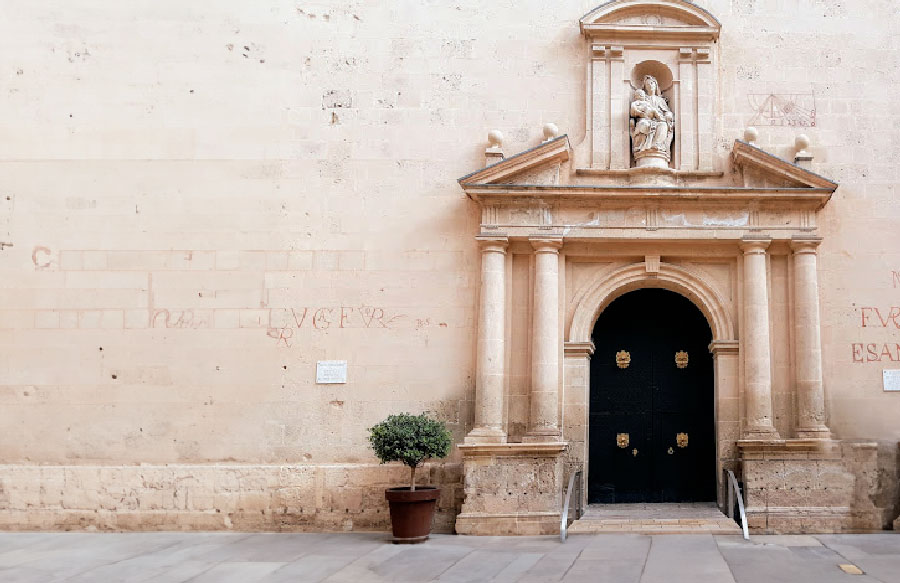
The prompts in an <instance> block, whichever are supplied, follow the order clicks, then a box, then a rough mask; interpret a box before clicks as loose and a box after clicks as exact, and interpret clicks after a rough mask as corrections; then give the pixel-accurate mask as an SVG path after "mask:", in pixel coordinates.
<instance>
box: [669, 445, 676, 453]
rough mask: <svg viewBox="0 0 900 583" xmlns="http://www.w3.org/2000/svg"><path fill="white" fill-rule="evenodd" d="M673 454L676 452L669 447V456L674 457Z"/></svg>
mask: <svg viewBox="0 0 900 583" xmlns="http://www.w3.org/2000/svg"><path fill="white" fill-rule="evenodd" d="M673 453H675V450H674V449H672V446H669V455H672V454H673Z"/></svg>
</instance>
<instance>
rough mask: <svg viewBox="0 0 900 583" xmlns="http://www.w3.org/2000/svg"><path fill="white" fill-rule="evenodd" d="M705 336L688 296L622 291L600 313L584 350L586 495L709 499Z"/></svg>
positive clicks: (711, 446)
mask: <svg viewBox="0 0 900 583" xmlns="http://www.w3.org/2000/svg"><path fill="white" fill-rule="evenodd" d="M711 336H712V335H711V332H710V328H709V325H708V324H707V322H706V319H705V318H704V316H703V314H702V313H701V312H700V310H699V309H697V307H696V306H695V305H694V304H693V303H691V302H690V301H689V300H688V299H687V298H685V297H683V296H681V295H679V294H676V293H674V292H670V291H667V290H662V289H640V290H636V291H633V292H629V293H626V294H624V295H622V296H620V297H619V298H617V299H616V300H614V301H613V302H612V303H611V304H610V305H609V306H608V307H607V308H606V309H605V310H604V311H603V312H602V313H601V314H600V317H599V319H598V320H597V323H596V325H595V327H594V334H593V338H594V343H595V346H596V350H595V352H594V355H593V357H592V358H591V394H590V436H589V438H590V442H589V448H590V449H589V451H590V463H589V475H588V499H589V501H590V502H591V503H617V502H631V503H634V502H699V501H709V500H715V487H716V486H715V484H716V476H715V433H714V421H713V419H714V416H713V407H714V395H713V364H712V356H711V355H710V353H709V348H708V346H709V343H710V340H711ZM626 353H627V354H626ZM679 353H681V354H680V355H679ZM617 355H618V362H617ZM676 356H680V358H678V359H676ZM685 357H686V359H687V362H686V363H684V358H685ZM679 361H680V362H679ZM679 364H681V365H682V366H679Z"/></svg>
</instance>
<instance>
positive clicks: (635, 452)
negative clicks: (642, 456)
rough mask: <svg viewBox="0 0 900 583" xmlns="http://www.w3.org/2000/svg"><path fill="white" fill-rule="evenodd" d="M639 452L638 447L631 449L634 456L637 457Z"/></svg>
mask: <svg viewBox="0 0 900 583" xmlns="http://www.w3.org/2000/svg"><path fill="white" fill-rule="evenodd" d="M637 454H638V450H637V448H634V449H633V450H631V455H633V456H634V457H637Z"/></svg>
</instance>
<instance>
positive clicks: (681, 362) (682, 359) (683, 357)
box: [675, 350, 688, 368]
mask: <svg viewBox="0 0 900 583" xmlns="http://www.w3.org/2000/svg"><path fill="white" fill-rule="evenodd" d="M687 365H688V353H687V352H685V351H684V350H679V351H678V352H676V353H675V366H677V367H678V368H687Z"/></svg>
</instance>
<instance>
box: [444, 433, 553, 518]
mask: <svg viewBox="0 0 900 583" xmlns="http://www.w3.org/2000/svg"><path fill="white" fill-rule="evenodd" d="M459 449H460V451H461V452H462V454H463V473H464V484H465V486H464V489H465V501H464V502H463V505H462V513H461V514H460V515H459V516H458V517H457V519H456V532H457V533H459V534H474V535H536V534H558V533H559V520H560V508H561V503H562V489H563V458H562V453H563V452H564V451H565V450H566V444H565V443H560V442H552V443H504V444H477V445H475V444H466V445H460V446H459Z"/></svg>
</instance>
